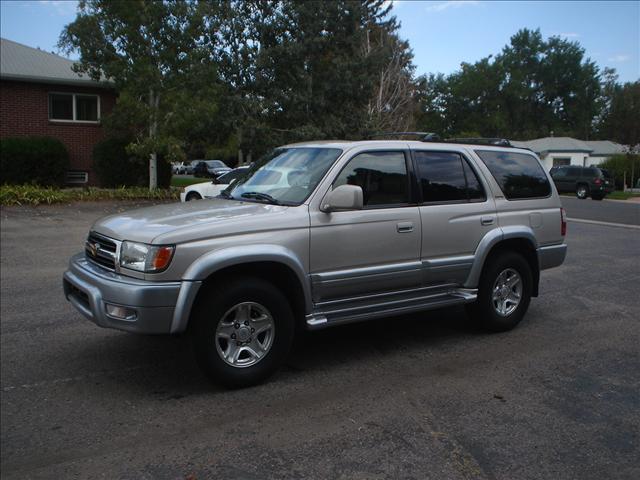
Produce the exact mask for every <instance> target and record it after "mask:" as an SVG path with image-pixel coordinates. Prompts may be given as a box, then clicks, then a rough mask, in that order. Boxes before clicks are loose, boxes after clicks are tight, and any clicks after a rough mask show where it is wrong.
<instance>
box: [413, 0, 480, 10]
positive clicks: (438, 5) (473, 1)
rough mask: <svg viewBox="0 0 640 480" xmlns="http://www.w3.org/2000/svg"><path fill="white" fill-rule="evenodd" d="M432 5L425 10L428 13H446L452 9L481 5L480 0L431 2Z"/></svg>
mask: <svg viewBox="0 0 640 480" xmlns="http://www.w3.org/2000/svg"><path fill="white" fill-rule="evenodd" d="M429 3H431V5H429V6H427V8H426V9H425V10H426V11H427V12H444V11H445V10H449V9H451V8H460V7H469V6H475V5H479V4H480V2H479V1H478V0H449V1H447V2H429Z"/></svg>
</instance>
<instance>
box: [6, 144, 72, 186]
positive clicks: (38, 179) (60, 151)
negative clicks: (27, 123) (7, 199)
mask: <svg viewBox="0 0 640 480" xmlns="http://www.w3.org/2000/svg"><path fill="white" fill-rule="evenodd" d="M68 169H69V152H67V149H66V148H65V146H64V145H63V144H62V142H61V141H60V140H58V139H55V138H51V137H9V138H3V139H2V140H0V172H1V177H2V178H1V180H0V183H6V184H11V185H17V184H26V183H30V184H35V185H44V186H47V185H64V181H65V172H66V171H67V170H68Z"/></svg>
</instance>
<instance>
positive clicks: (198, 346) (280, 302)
mask: <svg viewBox="0 0 640 480" xmlns="http://www.w3.org/2000/svg"><path fill="white" fill-rule="evenodd" d="M203 288H204V289H205V290H204V291H203V292H202V294H201V295H199V300H198V303H197V304H196V307H195V310H194V316H193V318H192V321H193V324H192V326H191V333H192V334H193V344H194V349H195V353H196V359H197V361H198V364H199V365H200V368H202V370H203V371H204V372H205V374H207V376H208V377H209V378H210V379H211V380H212V381H213V382H215V383H220V384H223V385H225V386H227V387H231V388H242V387H249V386H251V385H256V384H258V383H261V382H263V381H264V380H266V379H267V378H268V377H270V376H271V375H272V374H273V373H275V372H276V371H277V370H278V369H279V368H280V367H281V366H282V365H283V363H284V362H285V360H286V358H287V356H288V354H289V351H290V350H291V345H292V344H293V338H294V331H295V322H294V316H293V312H292V310H291V306H290V305H289V302H288V301H287V299H286V297H285V296H284V295H283V294H282V292H281V291H280V290H279V289H278V288H276V287H275V286H273V285H272V284H270V283H269V282H267V281H265V280H262V279H259V278H252V277H249V278H247V277H242V278H240V277H237V278H232V279H230V280H228V281H225V283H224V284H209V285H205V286H204V287H203ZM247 312H248V318H249V320H247ZM264 317H267V318H266V319H265V318H264ZM269 326H270V327H269ZM267 327H269V328H267ZM265 328H267V329H265ZM261 329H265V330H264V331H262V332H260V333H258V334H256V333H255V332H256V331H258V332H259V331H260V330H261ZM230 337H231V338H230ZM234 344H235V345H234ZM239 344H241V345H240V346H238V345H239ZM236 352H238V353H237V354H235V353H236ZM260 355H262V356H261V357H260V358H258V356H260ZM225 358H226V359H225Z"/></svg>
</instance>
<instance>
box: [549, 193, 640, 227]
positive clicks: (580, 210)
mask: <svg viewBox="0 0 640 480" xmlns="http://www.w3.org/2000/svg"><path fill="white" fill-rule="evenodd" d="M560 198H561V200H562V206H564V208H565V210H566V211H567V216H568V217H569V218H577V219H583V220H591V221H597V222H610V223H622V224H626V225H636V226H638V225H640V203H637V202H633V201H630V200H627V201H618V200H606V199H605V200H600V201H596V200H591V199H590V198H588V199H585V200H579V199H577V198H574V197H567V196H561V197H560Z"/></svg>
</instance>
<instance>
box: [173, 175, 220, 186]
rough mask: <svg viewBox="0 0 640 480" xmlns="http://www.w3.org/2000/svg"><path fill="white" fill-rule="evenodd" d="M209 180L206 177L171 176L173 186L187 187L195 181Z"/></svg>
mask: <svg viewBox="0 0 640 480" xmlns="http://www.w3.org/2000/svg"><path fill="white" fill-rule="evenodd" d="M206 181H211V180H207V179H206V178H195V177H176V176H175V175H174V176H173V177H171V186H172V187H186V186H188V185H193V184H194V183H203V182H206Z"/></svg>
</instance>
